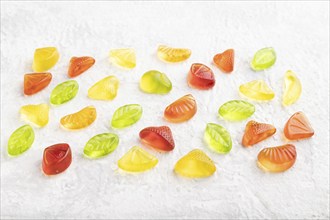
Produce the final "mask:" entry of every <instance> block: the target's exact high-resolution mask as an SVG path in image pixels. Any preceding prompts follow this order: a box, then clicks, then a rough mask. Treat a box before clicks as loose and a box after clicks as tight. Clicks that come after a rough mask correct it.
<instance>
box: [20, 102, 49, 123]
mask: <svg viewBox="0 0 330 220" xmlns="http://www.w3.org/2000/svg"><path fill="white" fill-rule="evenodd" d="M20 113H21V115H22V117H23V119H24V120H26V121H28V122H31V123H32V124H34V125H36V126H38V127H43V126H45V125H47V124H48V120H49V106H48V105H47V104H40V105H25V106H22V107H21V109H20Z"/></svg>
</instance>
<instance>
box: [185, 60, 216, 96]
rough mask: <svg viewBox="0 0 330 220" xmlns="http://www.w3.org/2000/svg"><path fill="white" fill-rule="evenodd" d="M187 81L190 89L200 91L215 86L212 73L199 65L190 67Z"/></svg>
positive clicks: (207, 68)
mask: <svg viewBox="0 0 330 220" xmlns="http://www.w3.org/2000/svg"><path fill="white" fill-rule="evenodd" d="M187 81H188V85H189V86H190V87H191V88H195V89H201V90H207V89H211V88H212V87H213V86H214V85H215V78H214V74H213V71H212V70H211V69H210V68H209V67H207V66H205V65H204V64H200V63H194V64H192V65H191V67H190V71H189V73H188V79H187Z"/></svg>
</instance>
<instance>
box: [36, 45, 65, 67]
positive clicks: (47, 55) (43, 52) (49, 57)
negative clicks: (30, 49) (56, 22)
mask: <svg viewBox="0 0 330 220" xmlns="http://www.w3.org/2000/svg"><path fill="white" fill-rule="evenodd" d="M59 58H60V54H59V53H58V51H57V49H56V47H44V48H38V49H36V50H35V52H34V59H33V65H32V69H33V70H34V71H35V72H44V71H47V70H49V69H50V68H52V67H53V66H55V64H56V63H57V61H58V59H59Z"/></svg>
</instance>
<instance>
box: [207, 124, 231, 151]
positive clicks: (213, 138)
mask: <svg viewBox="0 0 330 220" xmlns="http://www.w3.org/2000/svg"><path fill="white" fill-rule="evenodd" d="M204 138H205V141H206V143H207V144H208V145H209V147H210V148H211V149H212V150H214V151H215V152H217V153H221V154H226V153H228V152H229V151H230V150H231V147H232V141H231V137H230V134H229V132H228V131H227V130H226V129H225V128H224V127H222V126H221V125H218V124H214V123H208V124H207V125H206V129H205V132H204Z"/></svg>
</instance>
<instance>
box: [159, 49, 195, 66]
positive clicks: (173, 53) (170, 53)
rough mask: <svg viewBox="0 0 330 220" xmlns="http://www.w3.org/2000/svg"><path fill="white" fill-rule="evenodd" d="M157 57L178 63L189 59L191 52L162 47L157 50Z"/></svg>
mask: <svg viewBox="0 0 330 220" xmlns="http://www.w3.org/2000/svg"><path fill="white" fill-rule="evenodd" d="M157 55H158V58H159V59H160V60H163V61H165V62H170V63H176V62H182V61H185V60H186V59H188V58H189V57H190V55H191V50H189V49H187V48H173V47H168V46H165V45H160V46H159V47H158V50H157Z"/></svg>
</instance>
